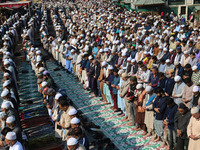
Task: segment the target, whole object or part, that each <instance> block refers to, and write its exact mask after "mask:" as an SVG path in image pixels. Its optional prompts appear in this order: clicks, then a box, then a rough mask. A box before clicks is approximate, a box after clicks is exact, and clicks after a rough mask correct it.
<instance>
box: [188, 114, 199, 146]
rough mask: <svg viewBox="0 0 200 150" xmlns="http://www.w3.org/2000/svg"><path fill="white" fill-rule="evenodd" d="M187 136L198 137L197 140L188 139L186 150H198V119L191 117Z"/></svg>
mask: <svg viewBox="0 0 200 150" xmlns="http://www.w3.org/2000/svg"><path fill="white" fill-rule="evenodd" d="M187 134H188V136H191V135H194V136H196V137H198V138H199V139H198V140H193V139H191V138H190V140H189V146H188V150H199V149H200V119H195V118H194V117H191V119H190V122H189V124H188V127H187Z"/></svg>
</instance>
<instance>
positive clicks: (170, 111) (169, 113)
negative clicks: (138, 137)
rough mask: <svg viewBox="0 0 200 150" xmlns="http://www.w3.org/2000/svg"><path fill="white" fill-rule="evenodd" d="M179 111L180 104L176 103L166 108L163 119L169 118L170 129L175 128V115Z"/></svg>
mask: <svg viewBox="0 0 200 150" xmlns="http://www.w3.org/2000/svg"><path fill="white" fill-rule="evenodd" d="M177 111H178V105H176V104H174V105H173V106H172V107H167V108H166V110H165V114H164V117H163V120H165V119H166V118H167V119H168V128H169V129H170V130H174V117H175V115H176V112H177Z"/></svg>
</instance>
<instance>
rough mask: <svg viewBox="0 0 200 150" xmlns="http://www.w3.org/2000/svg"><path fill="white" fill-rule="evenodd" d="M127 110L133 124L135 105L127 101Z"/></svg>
mask: <svg viewBox="0 0 200 150" xmlns="http://www.w3.org/2000/svg"><path fill="white" fill-rule="evenodd" d="M129 111H130V118H129V119H130V121H131V122H132V124H133V125H135V114H136V106H135V104H134V103H133V102H130V103H129Z"/></svg>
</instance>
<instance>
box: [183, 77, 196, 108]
mask: <svg viewBox="0 0 200 150" xmlns="http://www.w3.org/2000/svg"><path fill="white" fill-rule="evenodd" d="M185 84H186V85H185V87H184V89H183V96H182V101H183V102H184V104H185V105H186V106H187V107H188V108H190V101H191V100H192V96H193V87H194V86H195V85H194V84H193V83H192V81H191V79H190V78H186V79H185Z"/></svg>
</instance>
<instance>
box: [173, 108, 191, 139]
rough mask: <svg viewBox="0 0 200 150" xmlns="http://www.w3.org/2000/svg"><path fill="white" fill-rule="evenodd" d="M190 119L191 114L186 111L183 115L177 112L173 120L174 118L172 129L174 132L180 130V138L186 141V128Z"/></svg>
mask: <svg viewBox="0 0 200 150" xmlns="http://www.w3.org/2000/svg"><path fill="white" fill-rule="evenodd" d="M190 118H191V113H190V111H189V110H188V109H187V111H186V113H185V114H183V115H182V114H180V112H179V111H177V112H176V115H175V118H174V127H175V130H177V129H179V130H181V133H182V134H181V138H182V139H186V138H188V137H187V126H188V124H189V121H190Z"/></svg>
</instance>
